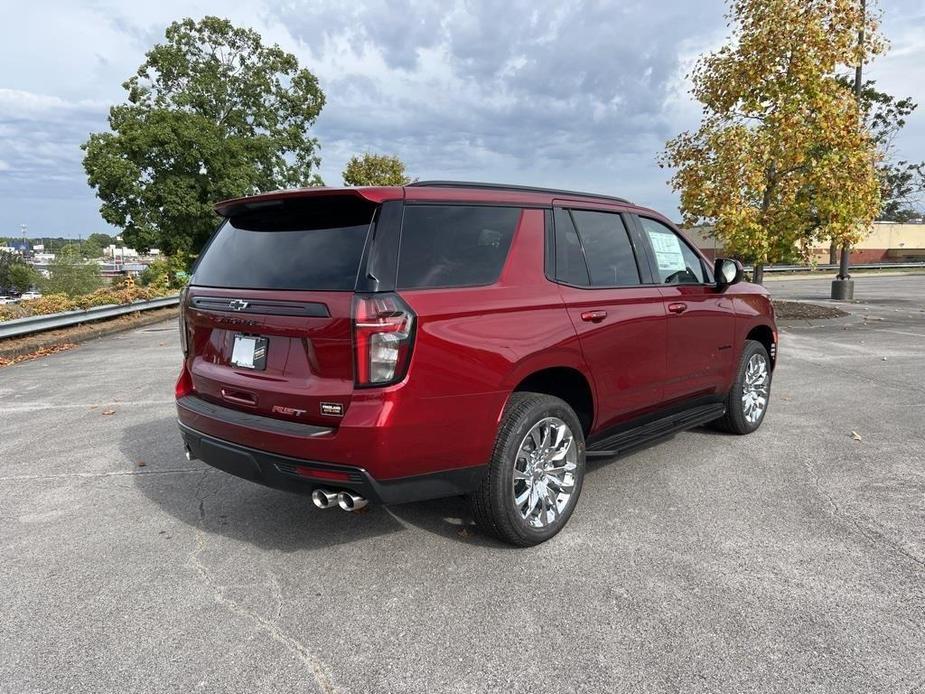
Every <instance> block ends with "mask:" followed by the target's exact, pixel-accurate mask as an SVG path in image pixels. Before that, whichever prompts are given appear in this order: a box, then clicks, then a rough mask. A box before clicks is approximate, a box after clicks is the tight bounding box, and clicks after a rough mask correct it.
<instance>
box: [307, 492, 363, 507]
mask: <svg viewBox="0 0 925 694" xmlns="http://www.w3.org/2000/svg"><path fill="white" fill-rule="evenodd" d="M312 503H313V504H315V506H317V507H318V508H334V506H340V507H341V508H342V509H343V510H344V511H359V510H360V509H361V508H363V507H364V506H366V504H367V503H368V502H367V501H366V499H364V498H363V497H362V496H360V495H359V494H354V493H353V492H332V491H330V490H328V489H316V490H315V491H313V492H312Z"/></svg>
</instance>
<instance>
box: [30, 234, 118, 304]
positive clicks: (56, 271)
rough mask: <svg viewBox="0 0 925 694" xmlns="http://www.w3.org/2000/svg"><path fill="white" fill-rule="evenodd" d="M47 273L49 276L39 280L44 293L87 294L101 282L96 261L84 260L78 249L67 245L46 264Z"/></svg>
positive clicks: (100, 284) (99, 285) (71, 295)
mask: <svg viewBox="0 0 925 694" xmlns="http://www.w3.org/2000/svg"><path fill="white" fill-rule="evenodd" d="M72 245H74V244H72ZM48 273H49V276H48V277H47V278H43V279H42V280H41V282H40V286H41V288H42V291H43V292H44V293H45V294H67V295H68V296H70V297H75V296H80V295H82V294H89V293H90V292H92V291H93V290H95V289H99V288H100V287H101V286H102V284H103V282H102V280H101V279H100V268H99V266H98V265H97V264H96V263H87V262H84V260H83V258H81V257H80V254H79V251H74V250H73V249H72V248H69V247H65V249H63V250H62V252H60V253H58V254H57V256H56V257H55V259H54V261H53V262H52V263H50V264H49V266H48Z"/></svg>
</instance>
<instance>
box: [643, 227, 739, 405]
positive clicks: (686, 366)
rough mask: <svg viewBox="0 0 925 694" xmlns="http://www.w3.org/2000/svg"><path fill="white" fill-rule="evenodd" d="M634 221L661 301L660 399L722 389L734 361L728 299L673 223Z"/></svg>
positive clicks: (715, 391)
mask: <svg viewBox="0 0 925 694" xmlns="http://www.w3.org/2000/svg"><path fill="white" fill-rule="evenodd" d="M636 222H637V225H638V229H639V240H640V241H641V242H642V243H644V244H646V255H647V257H648V260H649V266H650V269H651V274H652V278H653V280H654V281H655V282H657V283H659V284H660V288H659V291H660V293H661V295H662V298H663V301H664V303H665V312H666V316H667V325H668V327H667V345H666V349H665V351H666V357H667V364H668V366H667V371H666V380H665V391H664V397H665V400H666V401H667V402H671V401H677V400H683V399H687V398H691V397H697V396H701V395H712V394H721V393H724V392H725V391H726V390H727V389H728V387H729V383H730V380H731V375H732V368H733V366H734V365H733V363H732V360H733V359H734V352H735V350H734V349H733V339H734V335H735V311H734V309H733V303H732V300H731V299H729V298H726V296H725V294H724V292H722V291H720V290H717V288H716V286H715V285H714V284H712V283H710V275H709V273H708V270H707V267H706V265H705V263H704V261H703V259H702V257H701V256H700V255H699V254H698V253H697V252H696V251H695V250H694V249H693V248H692V247H691V246H690V245H689V244H688V243H687V241H686V240H685V239H684V237H683V236H682V235H681V234H679V233H678V231H677V230H676V229H673V228H672V227H670V226H668V225H667V224H665V223H663V222H662V221H659V220H655V219H651V218H648V217H643V216H637V217H636Z"/></svg>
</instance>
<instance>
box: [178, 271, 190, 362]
mask: <svg viewBox="0 0 925 694" xmlns="http://www.w3.org/2000/svg"><path fill="white" fill-rule="evenodd" d="M179 320H180V349H181V350H183V356H186V355H187V353H188V352H189V339H188V337H187V334H186V287H184V288H183V289H182V291H181V292H180V319H179Z"/></svg>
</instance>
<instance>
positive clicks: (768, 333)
mask: <svg viewBox="0 0 925 694" xmlns="http://www.w3.org/2000/svg"><path fill="white" fill-rule="evenodd" d="M745 339H746V340H755V341H756V342H760V343H761V344H762V345H764V348H765V349H766V350H767V351H768V356H770V357H771V368H772V369H773V368H774V365H775V364H776V362H777V343H775V342H774V331H773V330H772V329H771V326H769V325H765V324H763V323H762V324H760V325H756V326H754V327H753V328H752V329H751V330H749V331H748V335H746V336H745Z"/></svg>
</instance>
